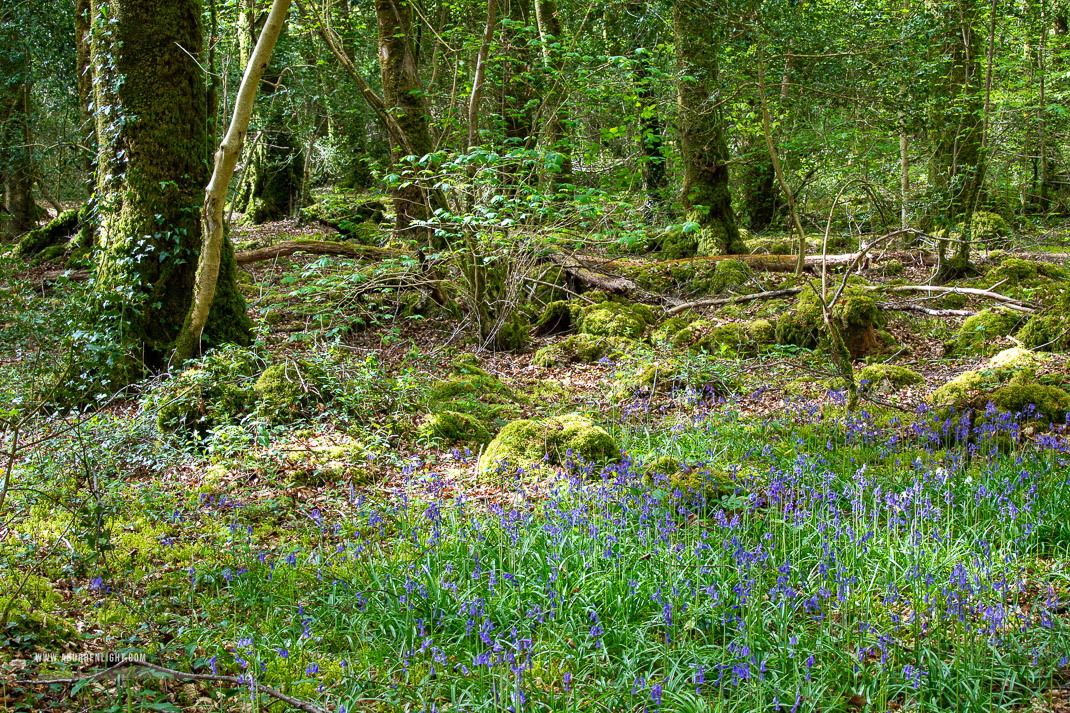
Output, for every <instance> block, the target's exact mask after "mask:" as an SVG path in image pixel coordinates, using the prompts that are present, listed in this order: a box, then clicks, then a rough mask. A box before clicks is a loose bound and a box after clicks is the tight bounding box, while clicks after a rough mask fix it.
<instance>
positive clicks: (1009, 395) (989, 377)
mask: <svg viewBox="0 0 1070 713" xmlns="http://www.w3.org/2000/svg"><path fill="white" fill-rule="evenodd" d="M1048 359H1050V357H1048V358H1047V359H1045V358H1044V357H1043V356H1042V355H1039V354H1036V353H1034V352H1030V351H1028V350H1026V349H1021V348H1018V347H1015V348H1013V349H1006V350H1004V351H1002V352H1000V353H999V354H997V355H996V356H994V357H993V358H992V359H990V360H989V361H988V364H987V365H986V368H984V369H978V370H975V371H967V372H965V373H963V374H960V375H959V376H957V377H955V378H954V379H952V380H951V381H949V382H948V383H946V384H944V385H943V386H941V387H940V388H938V389H937V390H936V391H934V392H933V393H932V395H931V396H930V398H929V401H930V403H932V404H933V405H934V406H935V407H937V412H938V413H939V414H941V415H946V414H948V413H950V409H954V410H955V411H957V412H960V413H961V412H963V411H965V410H966V409H973V410H974V411H978V412H981V411H984V409H985V408H986V407H987V405H988V404H989V403H992V404H993V405H994V406H995V407H996V409H997V410H998V411H1002V412H1011V413H1027V414H1032V415H1034V416H1037V417H1039V418H1040V419H1042V420H1046V421H1061V420H1063V419H1064V418H1065V417H1066V411H1067V408H1068V407H1070V395H1067V394H1066V392H1065V391H1064V390H1063V389H1060V388H1058V387H1056V386H1051V385H1049V384H1044V383H1041V382H1040V381H1039V380H1038V378H1037V370H1038V368H1042V367H1044V366H1046V364H1047V361H1048ZM1030 405H1033V406H1035V407H1036V408H1035V411H1034V410H1033V409H1029V408H1028V407H1029V406H1030Z"/></svg>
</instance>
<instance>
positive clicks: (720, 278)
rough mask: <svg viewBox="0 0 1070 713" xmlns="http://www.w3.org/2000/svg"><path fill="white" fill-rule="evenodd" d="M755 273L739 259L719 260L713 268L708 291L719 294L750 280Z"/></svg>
mask: <svg viewBox="0 0 1070 713" xmlns="http://www.w3.org/2000/svg"><path fill="white" fill-rule="evenodd" d="M752 275H753V272H752V270H751V269H750V267H749V266H748V265H747V264H746V263H744V262H740V261H739V260H719V261H717V263H716V266H715V267H714V270H713V278H712V279H711V281H710V286H709V290H708V292H709V293H710V294H715V295H719V294H721V293H723V292H726V291H728V290H734V289H735V288H737V287H741V286H743V285H745V284H747V283H748V282H750V279H751V276H752Z"/></svg>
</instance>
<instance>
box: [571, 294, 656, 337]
mask: <svg viewBox="0 0 1070 713" xmlns="http://www.w3.org/2000/svg"><path fill="white" fill-rule="evenodd" d="M655 321H656V320H655V319H654V313H653V312H652V311H651V309H650V308H649V307H647V306H646V305H643V304H622V303H620V302H611V301H605V302H602V303H600V304H597V305H592V306H590V307H587V308H584V309H583V314H582V318H581V320H580V330H579V331H580V332H582V333H583V334H591V335H594V336H596V337H627V338H629V339H638V338H639V337H641V336H643V332H645V331H646V328H647V327H648V326H650V325H651V324H653V323H654V322H655Z"/></svg>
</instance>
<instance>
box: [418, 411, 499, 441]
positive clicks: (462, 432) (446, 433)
mask: <svg viewBox="0 0 1070 713" xmlns="http://www.w3.org/2000/svg"><path fill="white" fill-rule="evenodd" d="M419 432H420V435H421V436H424V437H425V438H436V439H440V440H442V441H444V442H446V443H449V444H468V443H472V444H477V445H482V444H484V443H489V442H490V441H491V433H490V431H489V430H487V427H486V426H485V425H484V424H483V421H482V420H480V419H478V418H476V417H475V416H472V415H471V414H467V413H458V412H457V411H439V412H438V413H433V414H431V415H430V416H428V417H427V420H426V421H424V423H423V424H422V425H421V426H420V431H419Z"/></svg>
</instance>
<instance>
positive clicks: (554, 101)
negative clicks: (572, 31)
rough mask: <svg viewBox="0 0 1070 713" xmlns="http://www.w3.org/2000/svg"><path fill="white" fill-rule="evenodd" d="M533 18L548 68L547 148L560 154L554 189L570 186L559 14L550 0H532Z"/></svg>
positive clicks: (546, 99)
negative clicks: (536, 24) (537, 28)
mask: <svg viewBox="0 0 1070 713" xmlns="http://www.w3.org/2000/svg"><path fill="white" fill-rule="evenodd" d="M535 20H536V22H537V23H538V25H539V39H540V40H541V42H542V57H543V62H544V63H545V65H546V68H547V69H548V70H549V81H550V82H551V86H550V92H549V94H548V95H547V96H546V98H545V99H544V101H545V102H546V103H547V104H548V105H549V114H548V115H547V117H546V123H545V124H544V128H543V136H545V137H546V145H547V148H549V149H551V150H552V151H554V152H555V153H557V154H558V156H559V157H560V163H559V165H558V170H557V172H556V173H555V174H554V175H552V176H551V181H552V183H553V185H554V187H555V190H556V191H562V190H566V191H567V190H568V189H569V188H570V187H571V186H572V144H571V142H570V140H569V133H568V105H567V104H566V103H565V92H564V91H563V90H562V87H563V86H564V85H563V74H564V68H565V56H564V54H563V53H562V51H561V18H560V16H559V15H558V11H557V3H556V2H554V0H535Z"/></svg>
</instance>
